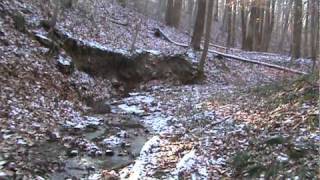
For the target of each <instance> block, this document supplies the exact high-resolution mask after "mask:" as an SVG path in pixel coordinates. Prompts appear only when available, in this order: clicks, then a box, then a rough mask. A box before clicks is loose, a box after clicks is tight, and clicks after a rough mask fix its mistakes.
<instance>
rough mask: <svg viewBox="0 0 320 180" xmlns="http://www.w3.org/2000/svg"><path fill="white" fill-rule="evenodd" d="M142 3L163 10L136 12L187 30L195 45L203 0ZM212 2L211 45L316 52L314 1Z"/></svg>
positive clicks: (200, 32) (305, 54)
mask: <svg viewBox="0 0 320 180" xmlns="http://www.w3.org/2000/svg"><path fill="white" fill-rule="evenodd" d="M140 3H141V2H140ZM145 4H147V6H148V7H147V9H148V8H151V9H152V8H155V7H157V8H163V10H159V11H157V12H156V13H153V12H146V11H144V10H142V9H140V11H141V12H142V13H147V14H148V15H150V16H151V17H154V18H156V19H160V20H163V21H164V22H165V23H166V24H167V25H169V26H172V27H175V28H178V29H180V30H184V31H186V32H188V33H190V35H192V40H191V43H190V45H191V47H192V48H194V49H197V50H199V49H200V42H201V39H203V38H204V32H205V25H206V23H205V17H207V16H206V15H205V13H206V12H207V11H208V9H209V7H208V6H209V1H206V0H188V1H182V0H167V1H160V0H159V1H150V2H149V1H148V0H145ZM135 5H136V3H134V2H133V4H132V6H135ZM213 6H214V8H213V18H212V20H211V21H213V22H212V29H211V36H210V42H213V43H214V44H217V45H221V46H224V47H227V48H240V49H243V50H247V51H263V52H278V53H285V54H291V56H292V58H293V59H297V58H300V57H306V58H313V59H316V57H317V54H318V53H319V52H318V49H319V48H318V47H319V1H318V0H216V1H214V5H213ZM136 7H137V6H136ZM207 7H208V8H207ZM138 9H139V8H138ZM163 13H164V14H163ZM207 13H208V12H207ZM207 22H209V21H207Z"/></svg>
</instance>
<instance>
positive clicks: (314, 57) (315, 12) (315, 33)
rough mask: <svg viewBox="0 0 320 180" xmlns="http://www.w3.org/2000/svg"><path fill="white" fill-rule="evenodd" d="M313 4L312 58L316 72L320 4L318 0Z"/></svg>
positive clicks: (319, 32) (313, 68) (319, 33)
mask: <svg viewBox="0 0 320 180" xmlns="http://www.w3.org/2000/svg"><path fill="white" fill-rule="evenodd" d="M311 2H312V5H311V27H313V28H311V58H312V60H313V65H312V71H314V70H315V67H316V63H317V62H316V61H317V55H318V53H319V46H320V45H319V43H320V42H319V41H320V40H319V36H320V22H319V20H320V12H319V11H320V2H319V1H317V0H312V1H311ZM318 63H319V62H318Z"/></svg>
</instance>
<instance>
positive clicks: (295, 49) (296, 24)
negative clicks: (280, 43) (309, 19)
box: [291, 0, 303, 59]
mask: <svg viewBox="0 0 320 180" xmlns="http://www.w3.org/2000/svg"><path fill="white" fill-rule="evenodd" d="M302 20H303V19H302V0H295V1H294V14H293V34H292V37H293V38H292V45H291V57H292V59H298V58H300V56H301V49H300V48H301V33H302Z"/></svg>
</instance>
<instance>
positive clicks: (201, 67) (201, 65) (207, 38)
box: [198, 0, 213, 76]
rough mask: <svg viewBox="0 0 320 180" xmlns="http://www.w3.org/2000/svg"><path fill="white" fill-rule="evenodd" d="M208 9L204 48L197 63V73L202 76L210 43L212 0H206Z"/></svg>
mask: <svg viewBox="0 0 320 180" xmlns="http://www.w3.org/2000/svg"><path fill="white" fill-rule="evenodd" d="M208 1H209V3H208V11H207V22H206V24H207V26H206V34H205V42H204V48H203V52H202V55H201V59H200V63H199V69H198V70H199V75H200V76H203V74H204V65H205V61H206V58H207V54H208V50H209V43H210V34H211V25H212V13H213V12H212V11H213V1H212V0H208Z"/></svg>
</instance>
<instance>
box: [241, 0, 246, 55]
mask: <svg viewBox="0 0 320 180" xmlns="http://www.w3.org/2000/svg"><path fill="white" fill-rule="evenodd" d="M240 13H241V30H242V46H241V48H242V49H247V43H246V36H247V17H248V13H247V10H246V1H245V0H240Z"/></svg>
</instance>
